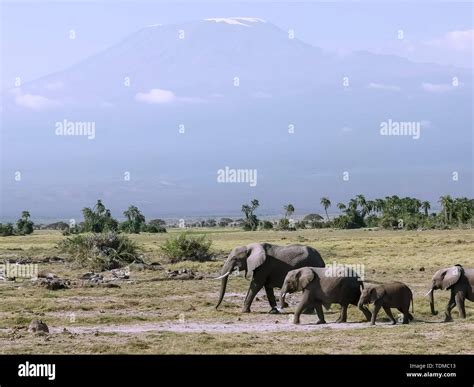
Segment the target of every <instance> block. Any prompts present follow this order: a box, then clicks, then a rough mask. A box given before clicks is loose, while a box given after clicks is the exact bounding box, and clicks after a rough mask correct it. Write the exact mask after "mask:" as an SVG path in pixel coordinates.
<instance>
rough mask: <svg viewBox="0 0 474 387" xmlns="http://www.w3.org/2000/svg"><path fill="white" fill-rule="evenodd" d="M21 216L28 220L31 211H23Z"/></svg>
mask: <svg viewBox="0 0 474 387" xmlns="http://www.w3.org/2000/svg"><path fill="white" fill-rule="evenodd" d="M21 218H22V219H23V220H24V221H25V222H28V220H29V219H30V213H29V212H28V211H22V213H21Z"/></svg>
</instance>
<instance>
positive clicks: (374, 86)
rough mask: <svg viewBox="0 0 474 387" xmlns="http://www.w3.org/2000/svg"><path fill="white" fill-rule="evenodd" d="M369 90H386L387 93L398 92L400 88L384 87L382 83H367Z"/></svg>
mask: <svg viewBox="0 0 474 387" xmlns="http://www.w3.org/2000/svg"><path fill="white" fill-rule="evenodd" d="M367 87H368V88H369V89H378V90H387V91H400V90H401V88H400V87H398V86H394V85H384V84H383V83H373V82H371V83H369V84H368V86H367Z"/></svg>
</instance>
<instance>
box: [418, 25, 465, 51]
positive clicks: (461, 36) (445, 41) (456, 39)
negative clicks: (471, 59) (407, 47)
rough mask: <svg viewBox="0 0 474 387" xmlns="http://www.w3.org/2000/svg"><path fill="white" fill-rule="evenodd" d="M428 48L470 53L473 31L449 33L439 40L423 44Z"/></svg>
mask: <svg viewBox="0 0 474 387" xmlns="http://www.w3.org/2000/svg"><path fill="white" fill-rule="evenodd" d="M424 43H425V44H426V45H428V46H437V47H443V48H446V49H449V50H453V51H465V52H470V51H472V47H473V44H474V30H464V31H450V32H448V33H446V34H445V35H444V36H443V37H441V38H439V39H434V40H430V41H427V42H424Z"/></svg>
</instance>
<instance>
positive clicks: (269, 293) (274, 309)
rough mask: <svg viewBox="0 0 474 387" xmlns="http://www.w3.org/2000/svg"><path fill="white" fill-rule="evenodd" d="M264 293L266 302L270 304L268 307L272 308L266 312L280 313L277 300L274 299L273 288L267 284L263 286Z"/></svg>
mask: <svg viewBox="0 0 474 387" xmlns="http://www.w3.org/2000/svg"><path fill="white" fill-rule="evenodd" d="M265 293H266V294H267V298H268V303H269V304H270V307H271V308H272V309H271V310H270V312H268V313H271V314H278V313H280V311H279V310H278V309H277V302H276V299H275V294H274V293H273V288H271V287H269V286H265Z"/></svg>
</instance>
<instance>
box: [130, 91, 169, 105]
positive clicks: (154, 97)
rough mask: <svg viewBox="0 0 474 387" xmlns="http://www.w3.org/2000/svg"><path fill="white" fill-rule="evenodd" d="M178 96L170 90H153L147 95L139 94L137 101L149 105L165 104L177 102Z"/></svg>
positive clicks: (136, 97) (136, 96)
mask: <svg viewBox="0 0 474 387" xmlns="http://www.w3.org/2000/svg"><path fill="white" fill-rule="evenodd" d="M176 99H177V98H176V95H175V94H174V93H173V92H172V91H170V90H162V89H151V90H150V91H148V92H146V93H137V94H136V95H135V100H137V101H139V102H145V103H149V104H163V103H170V102H174V101H176Z"/></svg>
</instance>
